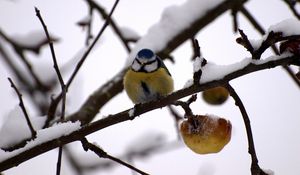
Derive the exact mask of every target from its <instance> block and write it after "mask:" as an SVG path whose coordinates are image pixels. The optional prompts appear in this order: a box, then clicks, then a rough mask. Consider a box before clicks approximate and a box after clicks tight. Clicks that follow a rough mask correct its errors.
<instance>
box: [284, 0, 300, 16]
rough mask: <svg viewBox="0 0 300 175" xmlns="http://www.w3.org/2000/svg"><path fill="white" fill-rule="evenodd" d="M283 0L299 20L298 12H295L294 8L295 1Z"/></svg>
mask: <svg viewBox="0 0 300 175" xmlns="http://www.w3.org/2000/svg"><path fill="white" fill-rule="evenodd" d="M283 1H284V2H285V3H286V4H287V5H288V6H289V8H290V9H291V11H292V12H293V14H294V15H295V17H297V18H298V19H299V20H300V14H299V13H298V12H297V10H296V8H295V6H296V3H297V2H296V1H294V0H283ZM298 2H299V1H298Z"/></svg>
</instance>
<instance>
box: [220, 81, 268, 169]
mask: <svg viewBox="0 0 300 175" xmlns="http://www.w3.org/2000/svg"><path fill="white" fill-rule="evenodd" d="M225 87H226V89H227V90H228V92H229V94H230V95H231V96H232V98H233V99H234V101H235V105H237V106H238V108H239V109H240V111H241V114H242V116H243V120H244V124H245V127H246V132H247V138H248V152H249V154H250V155H251V159H252V163H251V174H252V175H267V174H266V173H264V172H263V170H262V169H261V168H260V167H259V165H258V159H257V156H256V152H255V146H254V140H253V135H252V130H251V124H250V119H249V117H248V114H247V111H246V109H245V107H244V104H243V102H242V100H241V99H240V97H239V96H238V94H237V93H236V91H235V90H234V89H233V87H232V86H231V85H230V84H229V83H227V84H226V85H225Z"/></svg>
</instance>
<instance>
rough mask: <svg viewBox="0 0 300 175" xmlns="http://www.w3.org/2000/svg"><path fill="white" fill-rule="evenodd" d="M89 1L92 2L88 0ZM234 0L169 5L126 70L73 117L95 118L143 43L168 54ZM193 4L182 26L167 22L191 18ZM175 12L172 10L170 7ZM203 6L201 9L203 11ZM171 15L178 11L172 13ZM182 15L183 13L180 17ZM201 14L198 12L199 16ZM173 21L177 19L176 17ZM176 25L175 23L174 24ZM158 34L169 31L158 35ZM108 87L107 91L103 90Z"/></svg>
mask: <svg viewBox="0 0 300 175" xmlns="http://www.w3.org/2000/svg"><path fill="white" fill-rule="evenodd" d="M240 1H241V5H242V4H243V3H245V2H246V1H245V0H240ZM88 2H92V1H91V0H89V1H88ZM233 4H234V2H233V1H231V0H227V1H220V0H217V1H210V2H209V3H208V2H206V3H203V2H202V1H195V0H189V1H187V2H186V3H185V4H183V5H181V6H173V7H169V10H166V11H165V12H163V13H164V15H163V16H165V17H162V18H161V19H160V21H159V22H158V23H157V24H154V25H153V26H152V27H151V28H150V29H149V30H148V32H147V34H146V35H144V36H143V37H141V39H140V40H139V41H138V42H137V43H136V44H135V48H134V49H133V50H132V52H131V53H130V54H129V56H128V57H127V61H126V66H125V67H124V69H123V70H121V71H120V72H118V73H117V75H115V76H114V77H113V78H112V79H111V80H109V81H108V82H107V83H105V84H104V85H102V86H101V87H100V88H98V89H97V90H96V91H95V92H94V93H93V94H92V95H91V96H90V97H89V98H88V99H87V100H86V102H85V103H84V104H83V105H82V107H81V109H80V110H79V111H78V112H76V113H74V114H73V115H71V116H70V120H72V121H74V120H81V122H82V123H83V124H86V123H89V122H90V121H92V120H93V118H94V117H95V116H96V114H97V113H98V112H99V110H100V108H101V107H103V105H105V104H106V103H107V102H108V101H109V100H110V99H112V98H113V97H114V96H115V95H117V94H118V93H120V92H121V91H122V90H123V83H122V80H123V76H124V74H125V71H126V70H127V68H128V65H129V64H131V61H132V59H133V58H134V56H135V54H136V53H137V51H138V50H139V49H140V48H142V47H148V48H150V49H151V48H152V49H153V50H154V51H155V52H158V53H157V54H158V55H159V56H161V58H165V57H164V55H168V54H169V53H170V52H172V51H173V50H174V49H175V48H177V47H178V46H179V45H181V44H182V43H183V42H185V41H186V40H189V39H190V38H192V37H193V36H195V35H196V33H198V32H199V31H200V30H201V29H202V28H203V27H205V26H206V25H207V24H209V23H211V22H212V21H214V19H216V18H217V17H218V16H220V15H221V14H223V13H224V12H225V11H226V10H228V9H231V7H232V5H233ZM188 6H189V7H192V8H193V10H192V11H193V15H190V16H189V17H191V18H192V19H191V20H188V21H189V22H185V24H186V25H185V26H183V25H180V28H179V29H174V25H172V23H170V22H168V21H167V19H165V18H168V19H169V18H171V19H176V17H177V18H180V19H185V18H188V14H189V13H191V12H190V10H188V9H187V7H188ZM170 9H172V10H173V12H171V10H170ZM186 10H188V11H186ZM201 10H202V11H201ZM172 15H175V16H173V17H172ZM181 15H183V17H181ZM197 15H198V16H197ZM173 21H174V20H173ZM172 26H173V27H172ZM159 35H166V36H163V37H159ZM104 90H105V93H103V92H104Z"/></svg>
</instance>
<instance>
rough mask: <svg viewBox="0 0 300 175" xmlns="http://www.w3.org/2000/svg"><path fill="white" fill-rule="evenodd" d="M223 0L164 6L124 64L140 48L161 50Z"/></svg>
mask: <svg viewBox="0 0 300 175" xmlns="http://www.w3.org/2000/svg"><path fill="white" fill-rule="evenodd" d="M223 1H224V0H214V1H199V0H188V1H187V2H186V3H184V4H182V5H180V6H171V7H168V8H166V9H165V10H164V12H163V14H162V17H161V19H160V21H159V22H158V23H156V24H154V25H153V26H152V27H150V29H149V30H148V32H147V34H146V35H145V36H144V37H142V38H141V39H140V40H139V41H138V42H137V43H136V45H135V47H134V49H133V50H132V52H131V53H130V54H129V56H128V58H127V61H126V65H125V66H126V67H128V66H129V65H130V64H131V63H132V61H133V59H134V58H135V55H136V54H137V52H138V51H139V50H140V49H142V48H149V49H151V50H153V51H154V52H158V51H161V50H162V49H163V48H164V47H166V45H167V44H168V42H169V41H170V40H172V38H173V37H174V36H176V35H177V34H178V33H180V32H181V31H183V30H184V29H186V28H189V27H190V25H191V24H192V23H193V22H195V20H197V19H199V17H201V16H202V15H205V14H206V12H207V11H209V10H210V9H212V8H214V7H215V6H217V5H218V4H220V3H222V2H223Z"/></svg>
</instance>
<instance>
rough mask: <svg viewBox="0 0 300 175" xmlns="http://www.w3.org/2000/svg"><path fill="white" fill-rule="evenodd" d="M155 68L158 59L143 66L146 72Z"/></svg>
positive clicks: (156, 67)
mask: <svg viewBox="0 0 300 175" xmlns="http://www.w3.org/2000/svg"><path fill="white" fill-rule="evenodd" d="M157 69H158V61H154V62H153V63H151V64H147V65H145V66H144V70H145V71H146V72H153V71H155V70H157Z"/></svg>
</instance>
